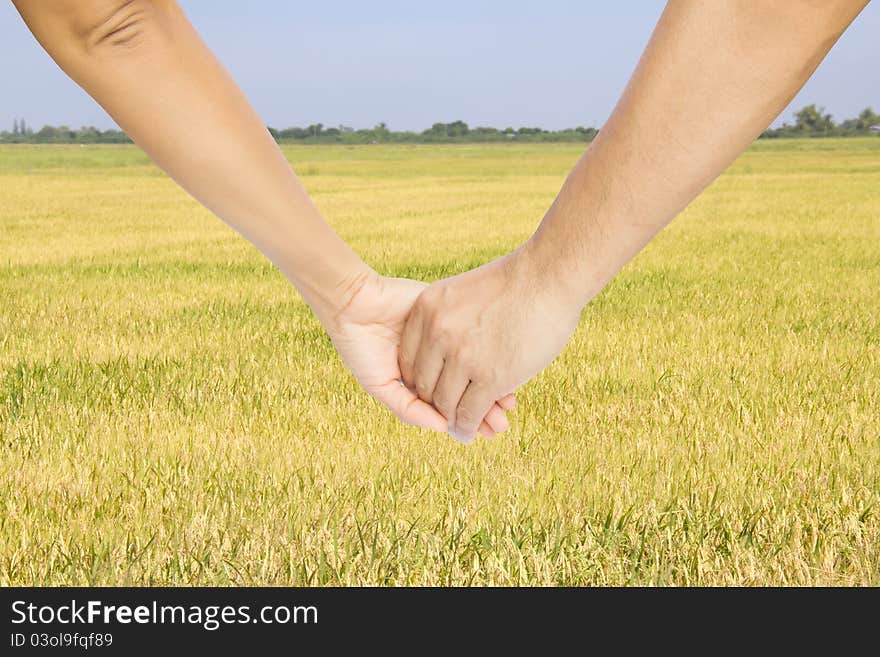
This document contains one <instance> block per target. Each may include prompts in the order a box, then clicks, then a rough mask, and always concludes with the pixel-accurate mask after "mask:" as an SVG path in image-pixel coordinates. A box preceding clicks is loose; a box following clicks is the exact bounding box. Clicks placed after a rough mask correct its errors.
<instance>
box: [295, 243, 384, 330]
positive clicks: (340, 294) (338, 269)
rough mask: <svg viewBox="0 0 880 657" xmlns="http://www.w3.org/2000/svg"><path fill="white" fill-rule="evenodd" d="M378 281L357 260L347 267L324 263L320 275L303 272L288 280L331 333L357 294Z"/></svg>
mask: <svg viewBox="0 0 880 657" xmlns="http://www.w3.org/2000/svg"><path fill="white" fill-rule="evenodd" d="M352 255H353V254H352ZM314 273H315V272H312V274H314ZM378 277H379V275H378V274H377V273H376V272H375V271H374V270H373V269H372V268H371V267H370V266H369V265H367V264H366V263H364V262H363V261H362V260H360V259H359V258H357V257H356V256H355V257H354V258H353V259H352V260H351V262H347V263H336V264H335V265H333V264H330V263H324V267H322V271H320V274H319V275H303V273H302V272H298V273H290V274H287V278H288V280H290V282H291V283H293V285H294V287H296V288H297V290H298V291H299V293H300V294H301V295H302V297H303V299H304V300H305V301H306V303H307V304H308V305H309V307H310V308H311V309H312V311H313V312H314V313H315V316H316V317H317V318H318V320H319V321H320V322H321V324H323V325H324V328H325V329H327V330H328V331H331V330H332V329H334V328H335V327H336V326H337V325H338V324H339V320H340V317H341V315H343V314H344V312H345V310H346V309H347V308H348V307H349V306H350V305H351V303H352V301H353V300H354V298H355V297H356V296H357V294H358V293H359V292H360V291H361V290H362V289H363V288H364V287H366V286H367V285H368V284H369V282H370V281H371V280H374V279H376V278H378Z"/></svg>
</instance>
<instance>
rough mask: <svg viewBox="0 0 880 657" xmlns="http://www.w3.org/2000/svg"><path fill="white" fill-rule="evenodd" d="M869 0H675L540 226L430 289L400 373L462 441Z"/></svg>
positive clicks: (790, 92)
mask: <svg viewBox="0 0 880 657" xmlns="http://www.w3.org/2000/svg"><path fill="white" fill-rule="evenodd" d="M865 5H867V0H810V1H806V0H800V1H795V0H788V1H786V2H778V1H777V0H717V1H714V2H703V1H701V0H671V1H670V2H669V3H668V5H667V7H666V10H665V11H664V12H663V16H662V17H661V19H660V21H659V23H658V25H657V27H656V29H655V31H654V34H653V36H652V37H651V40H650V43H649V44H648V46H647V48H646V50H645V52H644V54H643V56H642V59H641V61H640V62H639V65H638V67H637V69H636V71H635V73H634V74H633V76H632V79H631V80H630V82H629V85H628V86H627V88H626V90H625V92H624V93H623V96H622V97H621V99H620V100H619V101H618V104H617V106H616V107H615V109H614V112H613V113H612V115H611V117H610V119H609V120H608V122H607V123H606V124H605V126H604V127H603V128H602V130H601V132H600V134H599V136H598V137H597V138H596V140H595V141H594V142H593V143H592V144H591V145H590V147H589V149H588V150H587V152H586V154H585V155H584V157H583V158H582V159H581V161H580V162H579V163H578V164H577V166H576V167H575V169H574V170H573V171H572V173H571V175H570V176H569V178H568V180H567V181H566V183H565V185H564V186H563V188H562V190H561V192H560V193H559V196H558V197H557V199H556V201H555V202H554V203H553V206H552V207H551V208H550V210H549V211H548V212H547V215H546V216H545V217H544V220H543V221H542V222H541V225H540V227H539V228H538V230H537V232H536V233H535V235H534V236H533V237H532V238H531V240H530V241H529V242H528V243H527V244H525V245H524V246H523V247H521V248H520V249H518V250H517V251H516V252H515V253H513V254H511V255H509V256H506V257H505V258H502V259H501V260H498V261H495V262H494V263H490V264H489V265H486V266H484V267H482V268H480V269H477V270H475V271H473V272H468V273H466V274H463V275H461V276H459V277H455V278H452V279H449V280H447V281H441V282H440V283H438V284H435V285H434V286H431V287H429V288H428V289H427V290H426V291H425V292H424V293H423V294H422V296H421V297H420V299H419V301H418V302H417V303H416V305H415V306H414V309H413V312H412V314H411V318H410V320H409V322H408V324H407V327H406V329H405V330H404V336H403V342H402V343H401V371H402V373H403V376H404V381H405V382H406V383H407V384H408V385H409V386H411V387H413V388H414V389H416V390H417V391H418V393H419V395H420V397H421V398H422V399H424V400H426V401H429V402H432V403H434V404H435V406H436V407H437V408H438V409H439V410H440V411H441V412H442V413H443V415H444V416H445V417H447V419H448V421H449V423H450V428H451V429H452V430H454V431H455V432H456V433H458V434H459V435H460V436H462V437H465V438H468V437H472V436H473V433H474V428H475V425H474V422H475V418H477V417H481V413H484V411H485V408H486V404H487V403H489V401H490V400H492V399H495V398H496V397H497V396H500V395H501V394H504V393H507V392H511V391H512V390H514V389H515V388H516V387H518V386H519V385H521V384H522V383H524V382H525V381H527V380H528V379H530V378H531V377H532V376H534V375H535V374H537V372H539V371H540V370H541V369H543V368H544V367H545V366H546V365H547V364H548V363H549V362H550V361H551V360H552V359H553V358H555V357H556V355H558V353H559V352H560V351H561V350H562V348H563V347H564V345H565V343H566V342H567V340H568V338H569V337H570V336H571V333H572V331H573V330H574V327H575V324H576V322H577V317H578V316H579V311H580V309H581V308H582V307H583V306H584V305H585V304H587V303H588V302H589V301H590V300H591V299H592V298H593V297H594V296H595V295H596V294H598V293H599V291H600V290H601V289H602V288H603V287H604V286H605V285H606V284H607V283H608V281H609V280H610V279H611V278H612V277H613V276H614V275H615V274H616V273H617V272H618V271H619V270H620V269H621V268H622V267H623V265H625V264H626V263H627V262H628V261H629V260H630V259H632V258H633V257H634V256H635V255H636V254H637V253H638V252H639V251H640V250H641V249H642V248H643V247H644V246H645V245H646V244H647V243H648V242H649V241H650V240H651V238H652V237H654V235H656V234H657V233H658V232H659V231H660V230H661V229H662V228H663V227H664V226H665V225H666V224H667V223H669V222H670V221H671V220H672V219H673V217H675V216H676V215H677V214H678V213H679V212H680V211H681V210H682V209H683V208H684V207H685V206H686V205H687V204H688V203H690V202H691V201H692V200H693V199H694V198H695V197H696V196H697V195H698V194H699V193H700V192H701V191H702V190H703V189H704V188H705V187H706V186H707V185H708V184H709V183H710V182H712V181H713V180H714V179H715V178H716V177H717V176H718V175H719V174H720V173H721V172H722V171H724V169H725V168H727V167H728V166H729V165H730V163H731V162H733V160H734V159H735V158H736V157H737V156H738V155H739V154H740V153H741V152H742V151H743V150H744V149H745V148H746V147H747V146H748V145H749V144H750V143H751V142H752V141H753V140H754V139H755V138H756V137H757V136H758V135H759V134H760V133H761V132H762V131H763V130H764V129H765V128H766V127H767V125H769V124H770V122H771V121H772V120H773V119H774V118H775V117H776V116H777V115H778V114H779V112H780V111H782V110H783V109H784V108H785V106H786V105H787V104H788V103H789V102H790V100H791V99H792V98H793V97H794V95H795V94H796V93H797V91H798V90H799V89H800V88H801V87H802V86H803V84H804V83H805V82H806V81H807V79H808V78H809V77H810V75H811V74H812V73H813V71H814V70H815V69H816V67H817V66H818V65H819V63H820V62H821V61H822V59H823V58H824V57H825V55H826V54H827V53H828V51H829V50H830V49H831V47H832V46H833V45H834V43H835V42H836V41H837V39H838V38H839V37H840V35H841V34H842V33H843V32H844V30H846V28H847V26H848V25H849V24H850V23H851V22H852V21H853V19H854V18H855V17H856V16H857V15H858V14H859V12H860V11H861V10H862V9H863V8H864V7H865Z"/></svg>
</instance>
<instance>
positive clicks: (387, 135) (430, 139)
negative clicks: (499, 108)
mask: <svg viewBox="0 0 880 657" xmlns="http://www.w3.org/2000/svg"><path fill="white" fill-rule="evenodd" d="M794 119H795V121H794V123H792V124H789V123H784V124H783V125H782V126H780V127H778V128H770V129H768V130H766V131H765V132H764V133H763V134H762V135H761V138H762V139H786V138H798V137H801V138H802V137H857V136H868V135H880V115H878V114H875V113H874V111H873V110H872V109H871V108H870V107H869V108H867V109H865V110H864V111H863V112H862V113H861V114H859V115H858V117H856V118H854V119H846V120H845V121H843V122H841V123H835V122H834V120H833V118H832V117H831V115H830V114H827V113H825V110H824V109H823V108H821V107H816V105H808V106H807V107H804V108H802V109H800V110H798V111H797V112H796V113H795V115H794ZM268 130H269V133H270V134H271V135H272V137H274V138H275V140H276V141H277V142H279V143H283V144H288V143H302V144H378V143H390V144H431V143H437V144H455V143H490V142H589V141H592V140H593V139H594V138H595V136H596V135H597V134H598V133H599V131H598V129H596V128H585V127H582V126H578V127H576V128H567V129H564V130H544V129H543V128H528V127H523V128H504V129H499V128H487V127H475V128H472V127H470V126H469V125H468V124H467V123H465V122H464V121H453V122H452V123H435V124H434V125H432V126H431V127H430V128H428V129H427V130H423V131H421V132H414V131H394V130H391V129H389V128H388V126H387V125H386V124H385V123H379V124H378V125H376V126H374V127H373V128H368V129H357V130H356V129H354V128H351V127H348V126H344V125H340V126H336V127H327V126H325V125H323V124H321V123H315V124H312V125H309V126H306V127H304V128H298V127H293V128H284V129H281V130H279V129H276V128H272V127H269V128H268ZM0 143H7V144H125V143H131V139H130V138H129V137H128V135H126V134H125V133H124V132H122V131H121V130H99V129H98V128H94V127H83V128H79V129H73V128H69V127H67V126H50V125H47V126H43V127H42V128H40V129H39V130H36V131H35V130H33V129H32V128H31V127H30V126H28V125H27V123H26V122H25V121H24V120H23V119H15V120H14V121H13V126H12V131H11V132H10V131H3V132H0Z"/></svg>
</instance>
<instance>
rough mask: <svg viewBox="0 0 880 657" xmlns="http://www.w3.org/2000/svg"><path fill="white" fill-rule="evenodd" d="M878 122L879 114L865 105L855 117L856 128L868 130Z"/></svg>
mask: <svg viewBox="0 0 880 657" xmlns="http://www.w3.org/2000/svg"><path fill="white" fill-rule="evenodd" d="M878 124H880V114H874V110H872V109H871V108H870V107H866V108H865V109H864V110H862V113H861V114H859V118H858V119H856V130H868V129H870V128H871V126H874V125H878Z"/></svg>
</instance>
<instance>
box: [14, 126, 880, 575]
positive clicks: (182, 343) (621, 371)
mask: <svg viewBox="0 0 880 657" xmlns="http://www.w3.org/2000/svg"><path fill="white" fill-rule="evenodd" d="M581 150H582V147H581V146H574V145H572V146H569V145H534V146H488V147H487V146H445V147H444V146H417V147H406V146H403V147H385V146H373V147H354V148H352V147H349V148H344V147H340V148H333V147H300V148H291V149H287V150H286V153H287V155H288V156H289V158H290V160H291V161H292V162H293V163H294V165H295V168H296V170H297V171H298V172H299V173H300V175H301V177H302V179H303V181H304V183H305V185H306V187H307V188H308V189H309V191H310V192H311V193H312V194H313V196H314V198H315V200H316V202H317V203H318V205H319V206H320V207H321V208H322V210H323V211H324V212H325V214H326V216H327V217H328V220H329V221H330V222H331V223H332V224H333V225H334V226H335V227H336V228H337V229H338V230H339V232H340V233H341V234H342V235H343V236H344V238H345V239H346V240H348V241H349V243H350V244H351V245H352V246H353V247H354V248H355V249H356V250H357V251H358V252H359V253H361V254H362V255H363V256H364V257H365V259H366V260H367V261H368V262H369V263H371V264H372V265H373V266H375V267H376V268H377V269H378V270H379V271H381V272H383V273H386V274H390V275H397V276H411V277H417V278H422V279H424V280H433V279H436V278H438V277H442V276H446V275H449V274H453V273H457V272H460V271H463V270H464V269H467V268H470V267H472V266H475V265H477V264H480V263H482V262H485V261H487V260H489V259H491V258H493V257H495V256H497V255H500V254H502V253H504V252H506V251H508V250H510V249H512V248H513V247H515V246H516V245H518V244H519V243H520V242H521V241H522V240H524V239H526V238H527V237H528V235H529V234H530V233H531V231H532V230H533V228H534V227H535V226H536V225H537V223H538V221H539V220H540V219H541V216H542V214H543V212H544V211H545V210H546V208H547V207H548V206H549V204H550V202H551V201H552V199H553V197H554V195H555V193H556V191H557V190H558V188H559V186H560V185H561V183H562V181H563V180H564V177H565V175H566V173H567V172H568V170H569V169H570V168H571V166H572V165H573V164H574V162H575V161H576V159H577V158H578V156H579V154H580V152H581ZM512 421H513V428H512V430H511V431H510V432H509V433H508V434H506V435H504V436H502V437H499V438H498V439H496V440H494V441H485V440H481V441H478V442H477V443H476V444H475V445H474V446H472V447H470V448H464V447H461V446H459V445H458V444H457V443H455V442H454V441H453V440H451V439H450V438H448V437H445V436H442V435H437V434H429V433H427V432H422V431H420V430H415V429H411V428H407V427H404V426H401V425H399V424H397V423H396V421H395V420H394V419H393V418H392V417H391V416H390V415H389V414H388V413H386V412H385V411H384V410H382V409H381V408H380V407H379V405H378V404H377V403H375V402H373V401H372V400H371V399H369V398H368V397H367V396H366V395H364V394H363V393H362V392H361V391H360V389H359V388H358V387H357V385H356V383H355V382H354V381H353V379H352V378H351V377H350V376H349V375H348V373H347V371H346V370H345V368H344V367H343V365H342V364H341V363H340V361H339V360H338V359H337V358H336V357H335V355H334V352H333V349H332V347H331V345H330V342H329V340H328V339H327V338H326V337H325V335H324V333H323V331H322V330H321V327H320V325H319V324H318V323H317V322H316V320H315V319H314V318H313V317H312V316H311V315H310V314H309V312H308V309H307V307H306V306H305V305H304V304H303V303H302V302H301V301H300V299H299V298H298V296H297V294H296V293H295V291H294V290H293V289H292V288H291V287H290V286H289V285H288V284H287V283H286V281H285V280H284V279H283V278H282V276H281V275H280V274H279V273H278V272H277V271H276V270H274V269H273V268H272V267H271V266H270V265H269V264H268V263H267V262H266V261H265V260H264V259H263V258H262V256H260V254H259V253H258V252H256V251H255V250H254V249H253V248H252V247H250V246H249V245H248V244H247V243H246V242H244V241H243V240H242V239H240V238H238V237H237V236H236V235H235V234H233V233H232V231H231V230H229V229H228V228H226V227H225V226H224V225H223V224H221V223H220V222H219V221H218V220H216V219H214V218H213V217H212V216H211V215H209V213H208V212H207V211H206V210H204V209H202V208H201V207H200V206H199V205H198V204H197V203H195V202H194V201H192V200H191V199H189V198H188V197H187V196H186V195H185V193H184V192H182V191H181V190H180V189H178V188H177V187H176V186H175V185H174V184H173V183H172V182H171V181H170V180H169V179H167V178H166V177H165V176H164V175H162V174H161V173H160V172H159V171H158V170H157V169H156V168H155V167H153V166H152V165H151V164H149V163H148V161H147V160H146V158H145V157H144V156H143V155H142V154H141V153H140V152H139V151H137V150H136V149H134V148H133V147H85V148H81V147H78V146H73V147H2V148H0V585H11V584H45V585H58V584H212V585H213V584H383V585H384V584H745V585H751V584H874V585H878V584H880V139H864V140H858V139H851V140H840V141H837V140H821V141H803V142H798V141H786V142H764V143H759V144H757V145H756V146H755V147H753V149H752V150H751V151H749V152H748V153H747V154H745V155H744V156H743V157H742V158H740V160H739V161H738V162H737V163H736V164H735V165H734V166H733V167H732V169H731V170H730V171H729V172H728V173H726V174H725V175H724V176H723V177H722V178H721V179H720V180H719V181H718V182H717V183H716V184H715V185H714V186H713V187H712V188H710V189H709V190H708V191H707V192H706V193H705V194H704V195H703V197H701V198H700V199H699V200H698V201H697V202H696V203H695V204H694V205H693V206H692V207H691V208H689V209H688V210H687V211H686V212H685V213H684V215H683V216H682V217H680V218H679V219H678V220H677V221H676V223H674V224H673V225H672V226H671V227H670V229H668V230H667V231H666V232H664V233H663V234H662V235H661V236H660V237H659V238H658V239H657V240H656V241H655V242H654V243H653V244H652V245H651V246H650V247H649V248H648V250H647V251H646V252H645V253H643V254H642V255H641V256H640V257H639V258H638V259H637V260H636V261H634V262H633V263H632V264H631V265H630V266H629V267H628V268H627V269H626V270H625V271H624V272H623V273H622V274H621V275H620V276H619V277H618V278H617V279H616V280H615V281H614V282H613V283H612V285H611V286H610V287H609V288H608V289H607V290H606V291H605V292H604V293H603V294H602V295H601V296H600V297H599V298H598V299H597V300H596V301H595V302H594V303H592V304H591V305H590V306H588V307H587V309H586V310H585V311H584V316H583V321H582V323H581V326H580V329H579V330H578V332H577V334H576V336H575V338H574V340H573V341H572V343H571V344H570V346H569V348H568V349H567V350H566V351H565V352H564V353H563V355H562V356H561V357H560V358H559V360H558V361H557V362H555V363H554V364H553V365H552V366H551V367H550V368H549V369H548V370H546V372H544V373H543V374H542V375H541V376H540V377H539V378H538V379H537V380H535V381H534V382H532V383H530V384H529V385H527V386H526V387H525V388H524V389H523V390H522V391H521V392H520V394H519V407H518V409H517V411H516V412H515V413H514V415H513V416H512Z"/></svg>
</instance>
